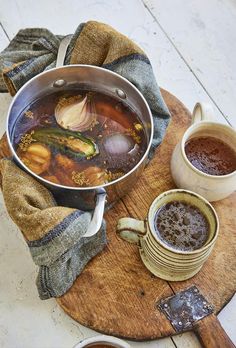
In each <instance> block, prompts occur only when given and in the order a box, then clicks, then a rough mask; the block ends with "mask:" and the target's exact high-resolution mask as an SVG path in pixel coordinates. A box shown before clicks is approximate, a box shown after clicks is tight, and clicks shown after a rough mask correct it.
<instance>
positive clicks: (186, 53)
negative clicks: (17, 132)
mask: <svg viewBox="0 0 236 348" xmlns="http://www.w3.org/2000/svg"><path fill="white" fill-rule="evenodd" d="M90 19H95V20H98V21H102V22H106V23H108V24H110V25H112V26H113V27H115V28H116V29H117V30H119V31H121V32H122V33H124V34H126V35H127V36H129V37H130V38H131V39H133V40H134V41H135V42H137V43H138V44H139V45H140V46H141V47H142V48H143V49H144V50H145V51H146V53H147V54H148V56H149V58H150V60H151V62H152V65H153V68H154V72H155V74H156V78H157V81H158V83H159V85H160V86H162V87H163V88H165V89H167V90H169V91H171V93H173V94H175V95H176V96H177V97H178V98H179V99H180V100H182V102H183V103H184V104H185V105H186V106H187V107H188V108H189V109H190V110H192V109H193V106H194V104H195V102H196V101H199V100H201V101H208V102H212V103H213V104H214V106H215V115H216V119H217V120H218V121H219V122H224V123H227V122H228V123H230V124H231V125H232V126H234V127H235V126H236V117H235V108H236V105H235V101H236V64H235V62H236V44H235V43H236V2H235V1H234V0H221V1H219V0H207V1H206V0H188V1H185V0H144V1H141V0H128V1H127V0H100V1H98V0H83V1H82V0H81V1H79V0H77V1H76V0H67V1H65V0H38V1H35V0H7V1H6V0H0V50H2V49H4V48H5V47H6V46H7V44H8V42H9V40H11V39H12V38H13V37H14V35H15V34H16V33H17V31H18V30H19V29H20V28H26V27H46V28H49V29H50V30H51V31H53V32H54V33H57V34H68V33H73V32H74V30H75V29H76V27H77V25H78V24H79V23H81V22H84V21H87V20H90ZM10 101H11V97H10V96H9V95H7V94H0V135H1V134H2V133H3V132H4V130H5V119H6V112H7V109H8V106H9V103H10ZM36 274H37V269H36V266H34V264H33V262H32V260H31V257H30V254H29V251H28V249H27V247H26V245H25V242H24V240H23V238H22V236H21V234H20V232H19V231H18V229H17V228H16V226H15V225H14V224H13V223H12V221H11V220H10V218H9V217H8V215H7V213H6V210H5V207H4V203H3V200H2V197H1V198H0V275H1V277H0V347H1V348H31V347H35V348H66V347H68V348H70V347H73V345H74V344H75V343H77V342H78V341H80V340H81V339H83V338H85V337H90V336H93V335H96V334H97V333H96V332H94V331H92V330H90V329H87V328H85V327H83V326H81V325H79V324H78V323H76V322H75V321H73V320H72V319H71V318H69V317H68V316H67V315H66V314H64V312H63V311H62V310H61V309H60V308H59V306H58V305H57V303H56V301H55V300H54V299H51V300H48V301H41V300H39V299H38V295H37V290H36V287H35V285H34V283H35V278H36ZM235 302H236V301H234V303H231V304H230V306H228V307H227V308H226V309H225V310H223V311H222V312H221V313H220V315H219V318H220V320H221V323H222V325H223V326H224V328H225V329H226V330H227V332H228V334H229V335H230V336H231V338H232V339H233V340H234V343H235V344H236V330H235V327H236V303H235ZM131 346H132V347H137V348H138V347H149V348H154V347H163V348H164V347H165V348H174V347H179V348H180V347H181V348H187V347H189V348H197V347H201V346H200V343H199V342H198V340H197V338H196V337H195V336H194V334H191V333H186V334H183V335H179V336H175V337H173V338H165V339H161V340H157V341H153V342H145V343H144V342H142V343H134V342H131ZM222 348H223V347H222Z"/></svg>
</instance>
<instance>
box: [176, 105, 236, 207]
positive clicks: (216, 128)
mask: <svg viewBox="0 0 236 348" xmlns="http://www.w3.org/2000/svg"><path fill="white" fill-rule="evenodd" d="M213 120H214V109H213V107H212V106H211V104H207V103H197V104H196V105H195V108H194V110H193V124H192V125H191V126H190V127H189V128H188V129H187V130H186V132H185V133H184V135H183V137H182V140H181V141H180V142H179V143H178V144H177V145H176V147H175V149H174V152H173V154H172V158H171V174H172V177H173V180H174V182H175V184H176V186H177V187H179V188H183V189H186V190H191V191H194V192H197V193H199V194H200V195H201V196H203V197H205V198H206V199H207V200H208V201H210V202H212V201H218V200H220V199H223V198H225V197H227V196H229V195H230V194H231V193H233V192H234V191H235V190H236V171H234V172H232V173H230V174H227V175H209V174H206V173H203V172H202V171H200V170H199V169H197V168H195V167H194V166H193V165H192V164H191V163H190V161H189V160H188V158H187V156H186V153H185V144H186V142H187V141H188V140H189V139H190V138H193V137H198V136H204V137H205V136H212V137H216V138H218V139H219V140H222V141H223V142H224V143H226V144H228V145H229V146H230V147H231V148H232V149H233V150H234V151H235V152H236V131H235V130H234V129H233V128H232V127H230V126H227V125H224V124H221V123H217V122H214V121H213Z"/></svg>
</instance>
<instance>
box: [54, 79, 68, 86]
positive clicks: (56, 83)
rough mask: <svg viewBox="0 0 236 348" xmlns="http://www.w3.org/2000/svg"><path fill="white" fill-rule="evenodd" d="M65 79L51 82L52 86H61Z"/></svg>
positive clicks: (63, 84)
mask: <svg viewBox="0 0 236 348" xmlns="http://www.w3.org/2000/svg"><path fill="white" fill-rule="evenodd" d="M65 84H66V81H65V80H63V79H60V80H57V81H55V82H54V83H53V87H63V86H65Z"/></svg>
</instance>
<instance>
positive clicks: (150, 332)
mask: <svg viewBox="0 0 236 348" xmlns="http://www.w3.org/2000/svg"><path fill="white" fill-rule="evenodd" d="M163 96H164V99H165V101H166V103H167V105H168V107H169V109H170V111H171V114H172V121H171V124H170V126H169V127H168V131H167V134H166V137H165V139H164V141H163V143H162V145H161V146H160V147H159V148H158V149H157V151H156V154H155V157H154V159H153V160H152V162H151V163H150V164H149V165H148V167H147V168H146V169H145V171H144V173H143V174H142V176H141V178H140V179H139V181H138V184H137V186H136V187H135V188H134V189H133V190H132V191H131V192H130V194H129V195H128V196H126V197H124V198H123V199H122V201H120V202H118V203H117V204H116V205H115V206H114V208H112V209H111V210H110V211H108V212H107V214H106V216H105V218H106V220H107V223H108V224H107V236H108V245H107V247H106V248H105V249H104V251H103V252H101V253H100V254H99V255H98V256H97V257H96V258H94V259H93V260H92V261H91V262H90V263H89V264H88V265H87V266H86V268H85V270H84V271H83V273H82V274H81V275H80V277H79V278H78V279H77V280H76V281H75V283H74V285H73V286H72V288H71V289H70V290H69V291H68V292H67V293H66V294H65V295H63V296H62V297H61V298H59V299H58V303H59V305H60V306H61V307H62V308H63V309H64V310H65V311H66V313H68V314H69V315H70V316H72V317H73V318H74V319H75V320H77V321H79V322H80V323H81V324H83V325H85V326H88V327H91V328H93V329H95V330H97V331H100V332H104V333H107V334H112V335H115V336H121V337H125V338H130V339H134V340H147V339H154V338H158V337H163V336H169V335H173V334H175V332H174V330H173V328H172V327H171V325H170V323H169V322H168V321H167V320H166V319H165V317H164V316H163V315H162V314H161V313H160V312H159V311H158V310H157V309H156V307H155V303H156V302H157V301H159V300H160V299H161V298H164V297H166V296H167V295H168V294H171V293H172V290H174V292H176V291H178V290H180V289H185V288H187V287H189V286H190V285H192V284H196V285H197V286H198V287H199V288H200V289H201V291H202V293H203V294H204V295H206V297H207V298H209V301H210V302H211V303H213V304H214V305H215V307H216V310H217V311H218V310H219V309H220V308H221V307H222V306H223V305H224V304H225V303H226V302H227V301H228V300H229V298H230V297H231V296H232V295H233V293H234V291H235V288H236V262H235V257H234V251H235V247H236V244H235V243H236V237H235V234H234V233H232V232H233V229H235V227H236V217H235V216H234V215H233V209H235V206H236V201H235V197H236V195H232V196H231V197H230V198H228V199H225V200H223V201H221V202H217V203H216V204H215V206H216V209H217V211H218V213H219V217H220V220H221V224H222V227H221V232H220V237H219V239H218V242H217V245H216V247H215V249H214V252H213V254H212V255H211V256H210V259H209V260H208V261H207V263H206V264H205V265H204V267H203V270H202V271H200V272H199V273H198V274H197V275H196V276H195V277H193V278H192V279H190V280H188V281H185V282H171V283H169V282H166V281H163V280H161V279H159V278H157V277H155V276H153V275H152V274H151V273H150V272H149V271H147V269H146V268H145V267H144V265H143V264H142V262H141V260H140V256H139V253H138V248H137V247H136V246H134V245H131V244H129V243H126V242H124V241H122V240H120V239H118V238H117V236H116V234H115V228H116V222H117V221H118V219H119V218H121V217H124V216H127V215H129V216H132V217H135V218H138V219H144V218H145V217H146V214H147V211H148V208H149V206H150V204H151V202H152V201H153V199H154V198H155V197H156V196H157V195H159V194H160V193H161V192H163V191H166V190H168V189H171V188H173V187H174V183H173V181H172V178H171V175H170V166H169V163H170V158H171V154H172V151H173V148H174V146H175V145H176V143H177V142H178V141H179V140H180V139H181V137H182V135H183V133H184V131H185V130H186V128H187V127H188V126H189V124H190V114H189V112H188V110H187V109H186V108H185V107H184V105H183V104H182V103H181V102H180V101H178V100H177V99H176V98H175V97H174V96H173V95H171V94H169V93H168V92H165V91H164V92H163Z"/></svg>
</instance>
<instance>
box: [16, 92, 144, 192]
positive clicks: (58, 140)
mask: <svg viewBox="0 0 236 348" xmlns="http://www.w3.org/2000/svg"><path fill="white" fill-rule="evenodd" d="M13 145H14V148H15V150H16V152H17V155H18V156H19V158H20V159H21V161H22V162H23V163H24V164H25V165H26V166H27V167H28V168H29V169H30V170H31V171H33V172H34V173H35V174H37V175H39V176H41V177H42V178H44V179H46V180H48V181H50V182H53V183H56V184H60V185H64V186H75V187H92V186H98V185H103V184H106V183H108V182H112V181H114V180H116V179H117V178H119V177H122V176H123V175H125V174H126V173H127V172H129V171H130V170H131V169H132V168H133V167H134V166H135V165H136V164H137V163H138V162H139V161H140V159H141V158H142V156H143V155H144V153H145V151H146V148H147V139H146V136H145V131H144V126H143V124H142V122H141V121H140V119H139V117H138V115H137V114H136V113H135V112H134V111H133V110H132V109H131V108H130V107H128V106H127V104H125V103H123V102H121V101H120V100H119V101H118V100H117V99H115V98H114V97H111V96H108V95H105V94H102V93H100V92H94V91H88V90H82V89H80V90H78V89H76V90H73V91H72V90H71V91H66V92H65V91H64V92H56V93H53V94H50V95H46V96H43V97H42V98H40V99H38V100H37V101H35V102H33V103H32V104H31V105H28V106H27V107H26V109H25V110H24V111H23V112H22V113H21V115H20V116H19V118H18V120H17V122H16V124H15V127H14V144H13Z"/></svg>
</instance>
